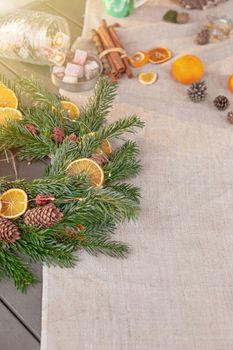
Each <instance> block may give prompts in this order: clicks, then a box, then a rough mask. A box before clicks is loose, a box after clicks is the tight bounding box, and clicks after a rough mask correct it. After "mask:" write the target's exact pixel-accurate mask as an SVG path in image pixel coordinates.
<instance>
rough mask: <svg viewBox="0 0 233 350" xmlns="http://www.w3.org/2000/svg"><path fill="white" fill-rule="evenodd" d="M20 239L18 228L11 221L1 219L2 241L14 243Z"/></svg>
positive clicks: (0, 234)
mask: <svg viewBox="0 0 233 350" xmlns="http://www.w3.org/2000/svg"><path fill="white" fill-rule="evenodd" d="M19 238H20V233H19V230H18V227H17V226H16V225H15V224H13V223H12V222H11V221H10V220H8V219H5V218H1V217H0V240H1V241H4V242H7V243H14V242H16V241H17V240H18V239H19Z"/></svg>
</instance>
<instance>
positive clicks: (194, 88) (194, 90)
mask: <svg viewBox="0 0 233 350" xmlns="http://www.w3.org/2000/svg"><path fill="white" fill-rule="evenodd" d="M206 95H207V86H206V84H205V82H204V81H199V82H197V83H194V84H192V85H191V87H190V88H189V89H188V96H189V98H190V100H191V101H192V102H195V103H196V102H201V101H203V100H204V99H205V98H206Z"/></svg>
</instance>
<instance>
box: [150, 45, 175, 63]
mask: <svg viewBox="0 0 233 350" xmlns="http://www.w3.org/2000/svg"><path fill="white" fill-rule="evenodd" d="M147 53H148V56H149V62H150V63H153V64H160V63H163V62H166V61H168V60H170V58H171V57H172V53H171V51H170V50H168V49H166V48H164V47H156V48H154V49H151V50H149V51H148V52H147Z"/></svg>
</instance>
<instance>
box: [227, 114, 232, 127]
mask: <svg viewBox="0 0 233 350" xmlns="http://www.w3.org/2000/svg"><path fill="white" fill-rule="evenodd" d="M227 120H228V121H229V123H231V124H233V111H230V112H229V113H228V114H227Z"/></svg>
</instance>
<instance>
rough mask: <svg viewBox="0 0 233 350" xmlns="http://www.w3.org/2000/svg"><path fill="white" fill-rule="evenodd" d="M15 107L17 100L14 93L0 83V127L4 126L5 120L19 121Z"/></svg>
mask: <svg viewBox="0 0 233 350" xmlns="http://www.w3.org/2000/svg"><path fill="white" fill-rule="evenodd" d="M17 107H18V99H17V97H16V95H15V93H14V91H12V90H11V89H9V88H8V87H7V86H6V85H4V84H3V83H2V82H0V125H4V124H6V122H7V120H20V119H21V118H22V114H21V112H20V111H19V110H18V109H17Z"/></svg>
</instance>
